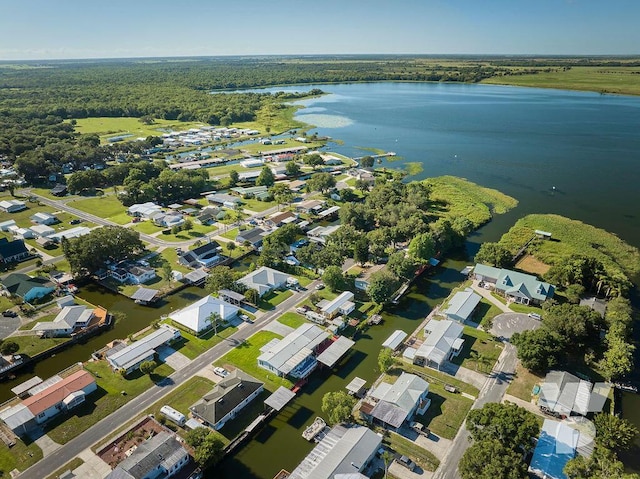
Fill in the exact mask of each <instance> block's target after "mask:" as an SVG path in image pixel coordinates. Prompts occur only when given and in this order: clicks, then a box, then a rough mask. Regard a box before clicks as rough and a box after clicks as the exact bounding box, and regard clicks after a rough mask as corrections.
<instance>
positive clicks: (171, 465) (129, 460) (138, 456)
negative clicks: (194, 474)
mask: <svg viewBox="0 0 640 479" xmlns="http://www.w3.org/2000/svg"><path fill="white" fill-rule="evenodd" d="M189 460H190V456H189V453H188V452H187V451H186V449H185V448H184V447H183V445H182V443H181V442H180V441H178V440H177V439H176V436H175V435H174V434H170V433H169V432H167V431H162V432H160V433H158V434H156V435H155V436H153V437H152V438H150V439H147V440H146V441H143V442H140V443H138V444H137V445H136V446H135V448H132V452H131V454H129V455H128V456H127V457H126V458H125V459H124V460H123V461H122V462H121V463H120V464H118V466H117V467H116V468H115V469H114V470H113V471H111V472H110V473H109V474H108V475H107V476H106V477H105V479H156V478H162V479H168V478H170V477H173V476H175V475H176V474H177V473H178V472H179V471H180V470H182V468H184V466H186V465H187V464H188V463H189Z"/></svg>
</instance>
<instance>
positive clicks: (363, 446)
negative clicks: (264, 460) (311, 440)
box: [289, 425, 382, 479]
mask: <svg viewBox="0 0 640 479" xmlns="http://www.w3.org/2000/svg"><path fill="white" fill-rule="evenodd" d="M381 444H382V436H380V435H378V434H376V433H375V432H373V431H372V430H371V429H369V428H367V427H364V426H356V425H348V426H342V425H338V426H334V427H333V429H331V430H330V431H329V432H328V433H327V435H326V436H325V437H324V438H323V439H322V440H321V441H320V442H319V443H318V444H317V445H316V447H315V448H313V450H312V451H311V452H310V453H309V454H308V455H307V457H305V458H304V459H303V460H302V462H301V463H300V464H298V466H297V467H296V468H295V469H294V470H293V471H292V472H291V475H290V476H289V479H334V478H335V477H338V476H340V475H342V474H358V473H361V472H363V471H364V470H365V468H366V467H367V466H368V465H369V463H370V462H371V460H372V459H373V457H374V456H375V453H376V451H377V450H378V448H379V447H380V445H381Z"/></svg>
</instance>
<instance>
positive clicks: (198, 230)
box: [157, 223, 214, 241]
mask: <svg viewBox="0 0 640 479" xmlns="http://www.w3.org/2000/svg"><path fill="white" fill-rule="evenodd" d="M160 229H161V230H162V229H163V228H160ZM213 230H214V227H213V226H207V225H201V224H198V223H193V228H192V229H190V230H189V231H180V232H179V233H178V234H175V235H174V234H173V233H171V234H160V235H158V236H157V238H158V239H162V240H165V241H186V240H190V239H194V238H204V237H205V236H206V234H207V233H210V232H211V231H213Z"/></svg>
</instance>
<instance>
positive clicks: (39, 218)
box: [30, 212, 58, 225]
mask: <svg viewBox="0 0 640 479" xmlns="http://www.w3.org/2000/svg"><path fill="white" fill-rule="evenodd" d="M30 220H31V222H32V223H33V224H36V225H52V224H55V223H57V222H58V218H56V217H55V216H53V215H51V214H49V213H41V212H38V213H36V214H34V215H32V216H31V218H30Z"/></svg>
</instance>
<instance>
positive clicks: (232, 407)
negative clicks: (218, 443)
mask: <svg viewBox="0 0 640 479" xmlns="http://www.w3.org/2000/svg"><path fill="white" fill-rule="evenodd" d="M262 391H264V383H263V382H261V381H258V380H257V379H256V378H254V377H253V376H250V375H248V374H247V373H245V372H243V371H241V370H240V369H236V370H235V371H232V372H231V373H230V374H228V375H227V376H226V377H225V378H224V379H222V380H221V381H220V382H219V383H218V384H216V385H215V387H214V388H213V389H212V390H211V391H209V392H208V393H207V394H205V395H204V396H203V397H202V399H200V400H199V401H198V402H196V403H195V404H194V405H193V406H191V407H190V408H189V410H190V411H191V414H192V415H193V416H194V417H196V418H198V419H200V420H201V421H202V422H204V424H206V425H207V426H209V427H212V428H213V429H216V430H218V429H222V428H223V427H224V425H225V424H226V423H227V422H228V421H230V420H232V419H234V418H235V417H236V416H237V415H238V413H239V412H240V411H241V410H242V409H243V408H244V407H245V406H247V405H248V404H249V403H250V402H251V401H253V400H254V399H255V398H256V397H258V396H259V395H260V394H261V393H262Z"/></svg>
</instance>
